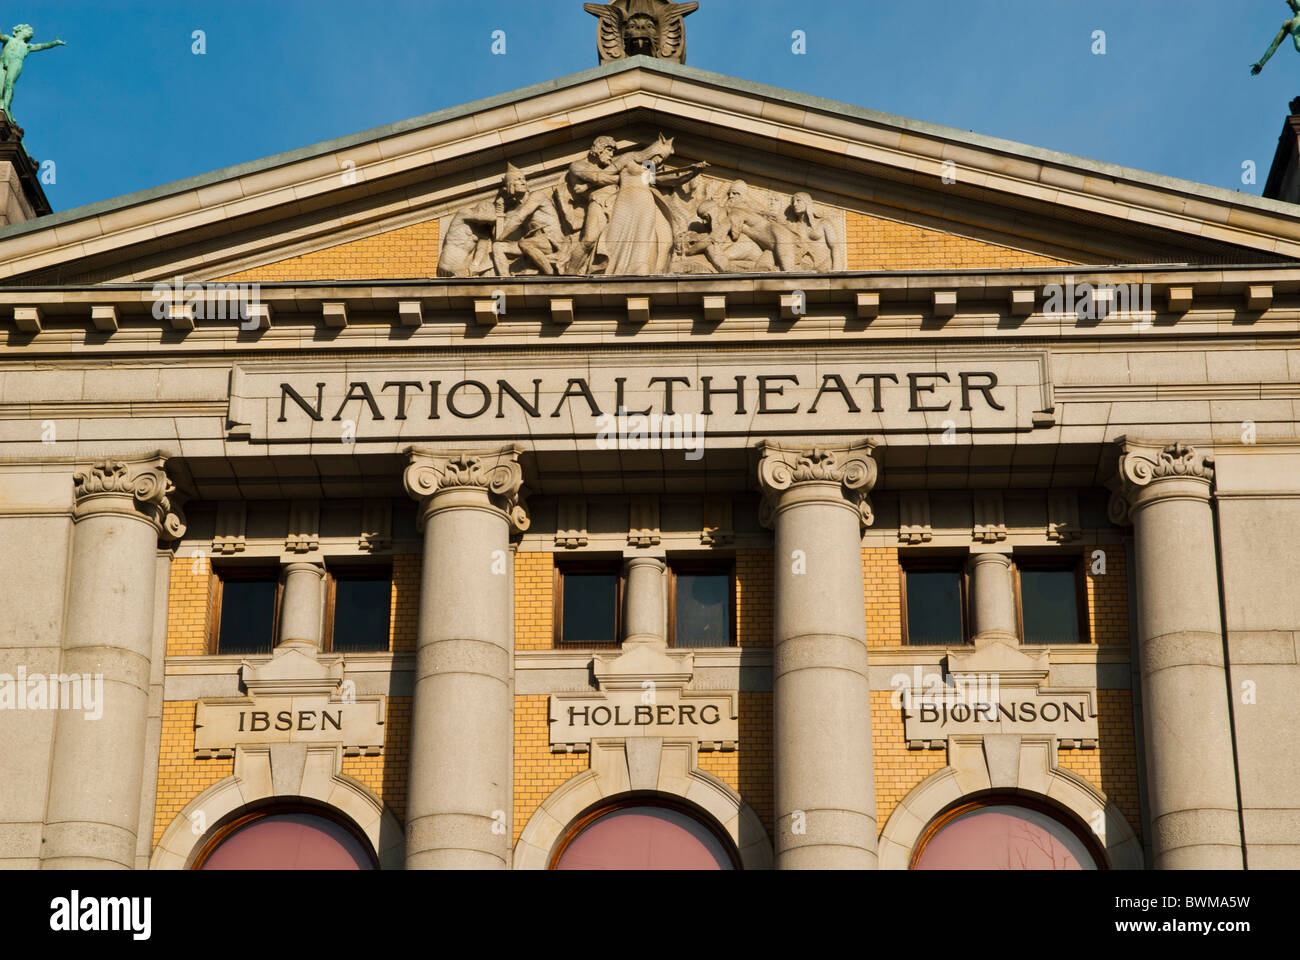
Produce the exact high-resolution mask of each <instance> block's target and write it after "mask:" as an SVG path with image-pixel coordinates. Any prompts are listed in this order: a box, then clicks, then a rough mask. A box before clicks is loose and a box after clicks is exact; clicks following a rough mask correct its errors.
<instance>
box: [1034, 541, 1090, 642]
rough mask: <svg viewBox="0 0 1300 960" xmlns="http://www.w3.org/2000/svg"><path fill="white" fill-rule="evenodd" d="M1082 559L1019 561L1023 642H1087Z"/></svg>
mask: <svg viewBox="0 0 1300 960" xmlns="http://www.w3.org/2000/svg"><path fill="white" fill-rule="evenodd" d="M1079 574H1080V566H1079V560H1078V559H1077V558H1076V559H1071V560H1068V561H1051V560H1037V559H1033V560H1024V559H1019V558H1017V560H1016V582H1017V584H1018V590H1019V594H1020V631H1021V632H1020V636H1021V638H1022V641H1023V642H1024V643H1027V644H1030V643H1033V644H1044V643H1086V642H1087V637H1088V626H1087V620H1086V619H1085V617H1086V614H1085V608H1086V602H1085V601H1084V597H1083V578H1082V577H1081V576H1080V575H1079Z"/></svg>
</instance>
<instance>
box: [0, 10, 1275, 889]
mask: <svg viewBox="0 0 1300 960" xmlns="http://www.w3.org/2000/svg"><path fill="white" fill-rule="evenodd" d="M679 6H690V5H679ZM687 12H689V11H687ZM633 19H635V18H633ZM601 24H602V25H601V30H602V31H604V30H606V29H607V26H606V24H605V21H604V20H602V21H601ZM679 26H680V21H679ZM602 37H603V38H604V39H603V40H602V51H604V50H605V43H606V41H608V42H614V41H615V40H617V39H618V38H617V35H613V40H611V39H610V37H607V36H605V34H604V33H602ZM629 42H630V41H629ZM615 46H617V44H615ZM602 56H604V54H603V53H602ZM608 59H609V61H610V62H607V63H602V65H601V66H600V67H599V68H597V69H594V70H591V71H588V72H586V73H582V74H578V75H575V76H572V77H568V78H565V79H563V80H559V81H556V82H553V83H548V84H544V85H542V86H538V87H534V88H530V89H527V90H523V91H519V92H516V93H512V94H507V95H503V96H500V97H496V98H493V99H491V100H488V101H483V102H480V103H475V104H471V105H468V106H466V107H464V108H459V109H455V110H449V111H444V112H442V113H437V114H432V115H429V116H426V117H421V118H418V119H415V120H412V121H409V122H406V123H402V124H397V125H394V126H391V127H386V128H382V129H379V130H375V131H370V132H367V133H364V134H359V135H357V136H354V137H350V138H346V139H343V140H339V141H334V142H330V143H326V144H321V145H318V146H315V147H310V148H306V149H304V150H301V151H296V152H295V153H292V154H286V155H282V156H278V157H272V158H269V159H267V160H264V161H259V162H257V163H251V164H247V165H245V166H242V167H238V168H232V169H229V170H224V171H219V172H217V173H214V174H211V175H208V176H205V177H200V178H195V179H193V180H188V181H183V182H180V183H176V184H171V185H168V186H164V187H160V188H157V189H155V190H152V191H148V192H146V193H143V194H136V195H132V196H128V197H124V198H122V199H120V200H115V201H109V202H106V203H102V204H96V205H93V206H91V207H85V208H80V209H77V210H72V211H68V212H66V213H59V214H46V215H39V214H41V213H42V212H43V211H47V210H48V205H45V207H44V208H42V206H41V204H42V203H43V202H44V198H43V197H41V196H39V191H40V188H39V185H37V184H36V183H35V180H34V179H33V178H32V177H31V176H30V171H28V175H26V176H22V175H21V173H22V170H20V169H19V167H20V166H21V163H20V161H21V162H22V163H26V161H27V159H28V158H26V155H25V153H22V154H21V156H19V155H18V154H13V155H12V157H11V158H10V160H9V161H8V162H9V175H8V179H7V180H6V181H5V183H6V184H8V186H7V187H6V189H7V190H8V191H9V192H8V193H6V194H4V196H5V197H7V198H8V200H7V201H6V206H5V210H6V211H7V212H6V214H5V216H6V218H7V220H8V222H9V225H8V226H5V227H3V228H0V318H3V335H2V336H3V340H2V341H0V543H2V544H3V549H0V583H2V584H3V589H0V681H3V688H2V689H0V695H3V697H4V701H3V702H0V707H3V709H0V757H2V758H3V765H4V775H3V776H0V863H3V864H4V865H5V866H8V867H12V868H33V869H34V868H38V867H39V868H85V867H89V868H101V867H102V868H127V869H130V868H135V869H146V868H148V869H185V868H202V867H208V868H212V867H219V866H246V865H250V864H256V863H261V862H263V861H267V860H268V858H269V862H270V863H272V864H273V865H279V866H292V865H299V866H311V865H316V866H360V867H379V868H384V869H389V868H508V867H513V868H515V869H532V868H553V867H559V868H569V867H584V866H586V867H590V866H618V865H623V866H629V865H630V866H715V867H723V868H745V869H754V868H771V867H779V868H787V869H813V868H877V867H878V868H881V869H907V868H909V867H915V868H929V867H955V866H1003V867H1027V868H1067V867H1085V868H1087V867H1100V868H1114V869H1134V868H1137V869H1140V868H1162V869H1163V868H1192V867H1210V868H1223V869H1241V868H1243V867H1252V868H1277V867H1296V866H1298V865H1300V748H1297V746H1296V736H1295V735H1296V733H1297V732H1300V707H1298V706H1297V701H1296V698H1295V697H1294V696H1293V695H1292V694H1293V691H1294V690H1295V689H1296V687H1297V685H1298V684H1300V658H1298V653H1300V589H1297V585H1300V547H1297V532H1300V436H1298V435H1297V426H1296V425H1297V421H1300V416H1298V415H1300V268H1298V267H1297V266H1296V265H1295V260H1296V258H1297V253H1298V252H1300V208H1297V207H1295V206H1293V205H1291V204H1288V203H1283V202H1280V201H1275V200H1266V199H1260V198H1255V197H1250V196H1245V195H1242V194H1237V193H1231V192H1228V191H1223V190H1219V189H1216V188H1211V187H1206V186H1202V185H1198V184H1192V183H1187V182H1183V181H1178V180H1173V179H1170V178H1166V177H1161V176H1155V175H1150V174H1145V173H1141V172H1137V171H1133V170H1127V169H1122V168H1118V167H1113V166H1109V165H1106V164H1101V163H1096V162H1092V161H1087V160H1082V159H1079V158H1075V157H1068V156H1064V155H1061V154H1055V153H1051V152H1048V151H1043V150H1037V149H1034V148H1029V147H1024V146H1020V145H1017V144H1011V143H1007V142H1003V141H998V140H993V139H990V138H986V137H981V136H976V135H970V134H965V133H961V132H958V131H953V130H949V129H945V128H939V127H935V126H931V125H927V124H924V123H918V122H914V121H908V120H901V119H899V118H895V117H890V116H886V115H883V114H878V113H875V112H872V111H870V110H864V109H859V108H856V107H850V106H846V105H844V104H838V103H831V102H828V101H824V100H819V99H816V98H811V97H806V96H802V95H799V94H792V93H789V92H786V91H779V90H774V89H771V88H766V87H762V86H759V85H756V84H752V83H747V82H740V81H735V80H731V79H728V78H724V77H720V76H716V75H713V74H709V73H706V72H703V71H700V70H696V69H693V68H691V67H687V66H684V65H682V64H681V63H678V62H673V58H672V57H661V58H652V57H645V56H639V57H632V58H628V57H626V56H613V57H609V58H608ZM11 139H12V138H11ZM15 158H16V159H15ZM22 169H27V168H26V167H23V168H22Z"/></svg>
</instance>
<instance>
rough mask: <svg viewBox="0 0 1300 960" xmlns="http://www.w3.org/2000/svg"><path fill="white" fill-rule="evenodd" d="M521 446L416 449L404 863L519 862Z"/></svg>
mask: <svg viewBox="0 0 1300 960" xmlns="http://www.w3.org/2000/svg"><path fill="white" fill-rule="evenodd" d="M521 452H522V451H521V449H520V448H519V447H514V446H510V447H504V448H502V449H500V450H494V451H488V452H481V453H464V454H445V453H437V452H433V451H428V450H420V449H412V450H411V451H409V457H410V465H409V466H408V467H407V468H406V474H405V477H404V480H405V484H406V490H407V492H408V493H409V494H411V496H413V497H415V498H416V499H417V500H418V501H419V502H420V510H419V521H420V524H421V526H422V527H423V530H424V566H423V571H422V574H421V582H420V619H419V633H418V640H417V652H416V666H415V691H414V701H413V703H412V706H411V768H410V778H409V781H408V785H407V824H406V866H407V869H436V868H444V869H499V868H504V867H506V866H508V865H509V862H510V819H511V810H512V800H513V798H512V796H511V790H510V784H511V776H512V773H513V771H512V769H511V767H512V764H513V757H514V700H513V697H512V695H511V688H510V667H511V659H512V656H513V644H514V630H513V624H512V622H511V616H510V610H511V592H512V590H513V588H514V584H513V580H512V578H511V576H510V569H511V563H510V531H511V528H512V527H513V528H514V529H516V530H523V529H526V528H527V526H528V516H527V514H526V512H525V511H524V508H523V506H522V504H521V502H520V487H521V486H522V473H521V471H520V467H519V454H520V453H521Z"/></svg>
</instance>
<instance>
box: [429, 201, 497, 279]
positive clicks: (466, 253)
mask: <svg viewBox="0 0 1300 960" xmlns="http://www.w3.org/2000/svg"><path fill="white" fill-rule="evenodd" d="M496 222H497V213H496V205H495V204H494V202H493V201H491V200H481V201H479V202H478V203H476V204H473V205H472V206H468V207H464V208H462V209H460V210H457V211H456V214H455V216H453V217H452V218H451V223H450V224H448V225H447V232H446V236H445V237H444V238H443V241H442V251H441V252H440V253H439V255H438V276H440V277H479V276H482V275H483V274H485V273H487V272H488V271H489V270H491V269H492V257H491V255H492V231H493V230H494V229H495V227H496Z"/></svg>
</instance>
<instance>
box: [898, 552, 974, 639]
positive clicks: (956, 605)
mask: <svg viewBox="0 0 1300 960" xmlns="http://www.w3.org/2000/svg"><path fill="white" fill-rule="evenodd" d="M907 642H908V643H909V644H913V645H920V644H926V645H937V646H952V645H954V644H962V643H965V642H966V640H965V637H963V636H962V629H961V573H960V572H958V571H956V570H909V571H908V572H907Z"/></svg>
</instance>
